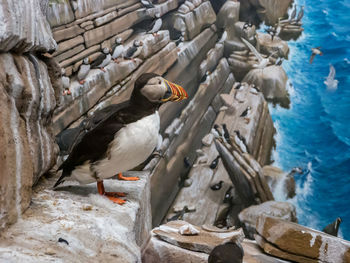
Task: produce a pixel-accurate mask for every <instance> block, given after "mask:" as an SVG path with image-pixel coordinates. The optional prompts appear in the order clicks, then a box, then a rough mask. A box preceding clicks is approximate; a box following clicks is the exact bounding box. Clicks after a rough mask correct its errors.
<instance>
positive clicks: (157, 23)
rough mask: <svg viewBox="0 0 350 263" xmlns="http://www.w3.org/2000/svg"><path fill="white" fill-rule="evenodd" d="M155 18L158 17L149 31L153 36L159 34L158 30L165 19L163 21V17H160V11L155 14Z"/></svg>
mask: <svg viewBox="0 0 350 263" xmlns="http://www.w3.org/2000/svg"><path fill="white" fill-rule="evenodd" d="M155 18H157V19H156V20H155V21H154V22H153V23H152V29H151V30H150V31H148V32H147V33H148V34H152V35H153V36H157V35H158V31H159V30H160V28H161V27H162V24H163V21H162V18H161V17H160V13H159V12H157V13H156V14H155Z"/></svg>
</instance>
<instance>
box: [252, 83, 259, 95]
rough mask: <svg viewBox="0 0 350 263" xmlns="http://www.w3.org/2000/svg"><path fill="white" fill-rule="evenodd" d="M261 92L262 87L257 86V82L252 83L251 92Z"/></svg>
mask: <svg viewBox="0 0 350 263" xmlns="http://www.w3.org/2000/svg"><path fill="white" fill-rule="evenodd" d="M259 92H260V89H259V88H258V87H257V86H255V84H251V85H250V93H253V94H255V95H257V94H258V93H259Z"/></svg>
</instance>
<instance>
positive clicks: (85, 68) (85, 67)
mask: <svg viewBox="0 0 350 263" xmlns="http://www.w3.org/2000/svg"><path fill="white" fill-rule="evenodd" d="M90 68H91V66H90V61H89V58H84V60H83V64H81V65H80V67H79V71H78V75H77V78H78V81H79V83H80V84H84V82H85V78H86V76H87V75H88V74H89V71H90Z"/></svg>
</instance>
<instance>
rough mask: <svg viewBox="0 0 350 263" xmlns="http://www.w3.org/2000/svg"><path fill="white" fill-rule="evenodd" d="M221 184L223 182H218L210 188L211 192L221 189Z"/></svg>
mask: <svg viewBox="0 0 350 263" xmlns="http://www.w3.org/2000/svg"><path fill="white" fill-rule="evenodd" d="M222 183H223V181H220V182H218V183H216V184H213V185H211V186H210V189H211V190H213V191H218V190H220V189H221V187H222Z"/></svg>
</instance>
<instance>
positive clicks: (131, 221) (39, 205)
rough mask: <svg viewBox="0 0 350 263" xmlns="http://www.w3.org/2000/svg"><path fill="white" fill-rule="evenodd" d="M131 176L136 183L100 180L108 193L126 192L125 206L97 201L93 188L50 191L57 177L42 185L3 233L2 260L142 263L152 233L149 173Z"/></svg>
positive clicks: (134, 173) (82, 186)
mask: <svg viewBox="0 0 350 263" xmlns="http://www.w3.org/2000/svg"><path fill="white" fill-rule="evenodd" d="M129 175H131V176H136V175H137V176H139V177H140V180H139V181H137V182H125V181H119V180H105V181H104V182H105V186H106V188H107V190H109V191H111V190H112V191H123V192H126V193H128V197H127V199H128V201H127V202H126V204H124V205H123V206H120V205H116V204H114V203H112V202H111V201H110V200H108V199H107V198H105V197H103V196H100V195H99V194H98V193H97V189H96V185H95V184H92V185H73V186H71V187H67V186H63V187H61V188H60V189H59V190H58V191H53V190H50V189H51V187H52V185H53V184H54V182H55V181H56V180H57V176H55V177H51V178H48V179H46V180H43V181H41V182H40V183H39V185H38V186H37V187H36V188H35V189H34V192H35V194H34V195H33V198H32V205H31V206H30V207H29V208H28V210H27V211H26V212H25V213H24V214H23V218H22V219H23V220H21V221H20V222H18V223H17V224H14V225H12V226H11V227H10V228H9V229H8V230H7V231H6V233H2V237H1V238H0V261H2V262H9V261H11V260H13V258H16V260H18V261H25V262H34V261H35V262H49V261H57V258H59V259H60V260H62V261H65V262H81V261H84V262H92V261H94V260H93V258H95V259H96V258H99V259H100V260H101V261H102V262H107V261H111V262H112V261H114V262H141V253H140V250H141V249H140V247H142V246H143V245H144V244H146V242H147V241H148V238H149V231H150V230H151V220H150V219H151V216H150V213H151V208H150V182H149V174H147V173H146V172H130V173H129ZM59 238H63V239H65V240H67V242H68V243H69V245H66V244H64V243H59V242H57V241H58V239H59ZM8 251H11V252H10V253H9V252H8Z"/></svg>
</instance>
